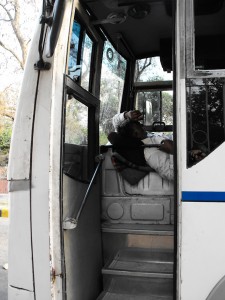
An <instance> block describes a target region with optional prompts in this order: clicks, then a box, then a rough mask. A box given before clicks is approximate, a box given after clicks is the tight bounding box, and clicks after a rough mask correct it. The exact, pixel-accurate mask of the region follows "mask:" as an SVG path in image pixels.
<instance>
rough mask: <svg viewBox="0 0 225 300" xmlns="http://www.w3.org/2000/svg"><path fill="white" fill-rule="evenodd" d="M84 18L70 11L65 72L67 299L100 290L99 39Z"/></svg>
mask: <svg viewBox="0 0 225 300" xmlns="http://www.w3.org/2000/svg"><path fill="white" fill-rule="evenodd" d="M79 16H80V14H79ZM84 24H85V23H84V21H81V19H80V18H79V17H78V15H77V14H75V19H74V22H73V24H72V34H71V40H70V53H69V62H68V72H67V74H66V75H65V78H64V85H65V93H64V112H63V115H64V124H63V137H62V175H61V197H62V221H63V244H64V245H63V249H64V250H63V251H64V274H65V277H64V284H65V286H64V288H65V292H66V295H67V298H66V299H94V298H97V296H98V294H99V293H100V291H101V280H100V279H101V276H100V272H101V265H102V264H101V234H100V232H101V231H100V193H99V190H100V189H99V178H98V173H97V172H98V170H99V167H100V164H101V159H100V158H99V157H98V141H99V138H98V118H99V106H100V101H99V99H98V98H96V97H95V96H94V95H97V93H98V92H97V90H98V88H97V82H98V78H99V77H98V76H99V75H98V74H97V73H95V72H94V71H93V69H94V67H95V68H98V66H97V63H98V61H99V60H98V59H97V58H96V53H99V51H101V41H100V42H99V43H98V44H97V41H96V37H93V35H92V34H91V33H90V29H89V31H86V28H85V26H84ZM97 47H98V48H97ZM99 57H100V55H99ZM98 158H99V159H98ZM96 159H97V160H96ZM94 174H95V175H96V176H95V177H94Z"/></svg>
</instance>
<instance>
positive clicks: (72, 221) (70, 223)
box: [63, 154, 105, 229]
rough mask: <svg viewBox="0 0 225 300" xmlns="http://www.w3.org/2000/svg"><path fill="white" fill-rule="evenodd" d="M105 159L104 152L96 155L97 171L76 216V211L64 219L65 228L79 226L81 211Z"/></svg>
mask: <svg viewBox="0 0 225 300" xmlns="http://www.w3.org/2000/svg"><path fill="white" fill-rule="evenodd" d="M104 159H105V157H104V155H102V154H100V155H98V156H96V160H97V161H98V165H97V167H96V169H95V172H94V174H93V176H92V178H91V181H90V183H89V186H88V188H87V191H86V193H85V195H84V199H83V201H82V202H81V205H80V208H79V210H78V213H77V215H76V216H75V213H74V214H73V216H72V217H66V218H65V220H64V221H63V229H74V228H76V227H77V224H78V220H79V218H80V215H81V212H82V210H83V208H84V205H85V203H86V201H87V198H88V195H89V193H90V190H91V188H92V185H93V182H94V180H95V177H96V175H97V174H98V170H99V169H100V167H101V164H102V162H103V160H104Z"/></svg>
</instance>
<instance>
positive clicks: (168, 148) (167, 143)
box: [159, 140, 173, 154]
mask: <svg viewBox="0 0 225 300" xmlns="http://www.w3.org/2000/svg"><path fill="white" fill-rule="evenodd" d="M159 150H160V151H163V152H166V153H168V154H173V141H171V140H163V141H162V143H161V145H160V146H159Z"/></svg>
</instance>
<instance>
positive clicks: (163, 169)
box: [109, 110, 206, 180]
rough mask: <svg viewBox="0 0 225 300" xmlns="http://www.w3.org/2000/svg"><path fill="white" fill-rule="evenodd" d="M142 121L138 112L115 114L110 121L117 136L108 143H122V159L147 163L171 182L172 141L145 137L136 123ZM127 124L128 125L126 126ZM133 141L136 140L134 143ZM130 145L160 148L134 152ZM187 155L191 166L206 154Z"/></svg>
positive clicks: (194, 151) (198, 151)
mask: <svg viewBox="0 0 225 300" xmlns="http://www.w3.org/2000/svg"><path fill="white" fill-rule="evenodd" d="M142 119H143V115H142V113H141V112H140V111H139V110H132V111H128V112H124V113H119V114H116V115H115V116H114V117H113V120H112V121H113V125H114V127H115V130H116V131H118V133H119V135H118V136H115V135H114V139H111V141H110V138H109V141H110V142H111V143H112V144H114V143H115V142H116V144H117V146H118V144H120V145H121V143H122V144H123V145H124V151H125V148H126V153H125V154H124V153H121V152H120V154H121V155H124V157H125V158H127V159H128V160H130V161H131V162H133V163H135V164H139V165H144V164H146V163H147V164H148V165H149V166H150V167H151V168H153V169H154V170H155V171H156V172H157V173H158V174H159V175H160V176H161V177H162V178H165V179H168V180H173V178H174V169H173V156H172V154H173V141H172V140H169V139H165V138H164V137H163V136H158V135H155V134H150V135H149V136H147V133H146V132H145V131H144V129H143V127H142V125H141V124H140V123H139V122H138V121H139V120H142ZM130 121H131V122H130ZM133 121H136V125H134V124H133V123H132V122H133ZM129 123H130V125H128V124H129ZM112 137H113V134H111V138H112ZM115 137H116V138H115ZM131 138H132V139H131ZM134 139H136V142H135V140H134ZM137 141H138V142H137ZM130 143H132V145H137V144H139V145H140V143H141V144H142V145H144V144H145V145H155V144H160V146H159V147H152V148H143V147H139V150H137V148H136V149H135V151H134V150H133V149H132V147H131V145H130ZM115 146H116V145H115ZM127 149H130V150H131V151H127ZM128 153H129V154H128ZM188 155H189V157H190V158H191V160H192V163H193V164H194V163H196V162H198V161H200V160H202V159H203V158H205V157H206V153H204V152H202V151H201V150H199V149H194V150H190V151H188ZM143 162H144V163H143Z"/></svg>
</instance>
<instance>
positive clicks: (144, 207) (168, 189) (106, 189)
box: [102, 148, 174, 224]
mask: <svg viewBox="0 0 225 300" xmlns="http://www.w3.org/2000/svg"><path fill="white" fill-rule="evenodd" d="M104 156H105V160H104V161H103V164H102V219H103V220H104V221H106V222H111V223H131V224H133V223H136V224H172V223H173V214H172V211H173V198H174V197H173V194H174V190H173V183H172V182H169V181H167V180H165V179H162V178H161V177H160V176H159V175H158V174H157V173H156V172H153V171H151V170H148V172H147V173H145V175H144V176H143V174H142V175H141V176H142V178H141V179H139V181H138V182H137V183H136V184H130V183H129V182H128V181H127V180H126V179H125V178H124V177H123V176H122V174H121V171H120V172H118V170H117V169H116V168H115V167H114V166H113V162H112V159H111V158H112V157H114V158H115V156H116V157H117V158H118V156H117V155H115V152H112V149H111V148H109V149H108V151H107V152H105V153H104ZM130 171H131V172H134V171H137V170H135V169H134V168H130ZM129 176H130V175H129Z"/></svg>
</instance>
